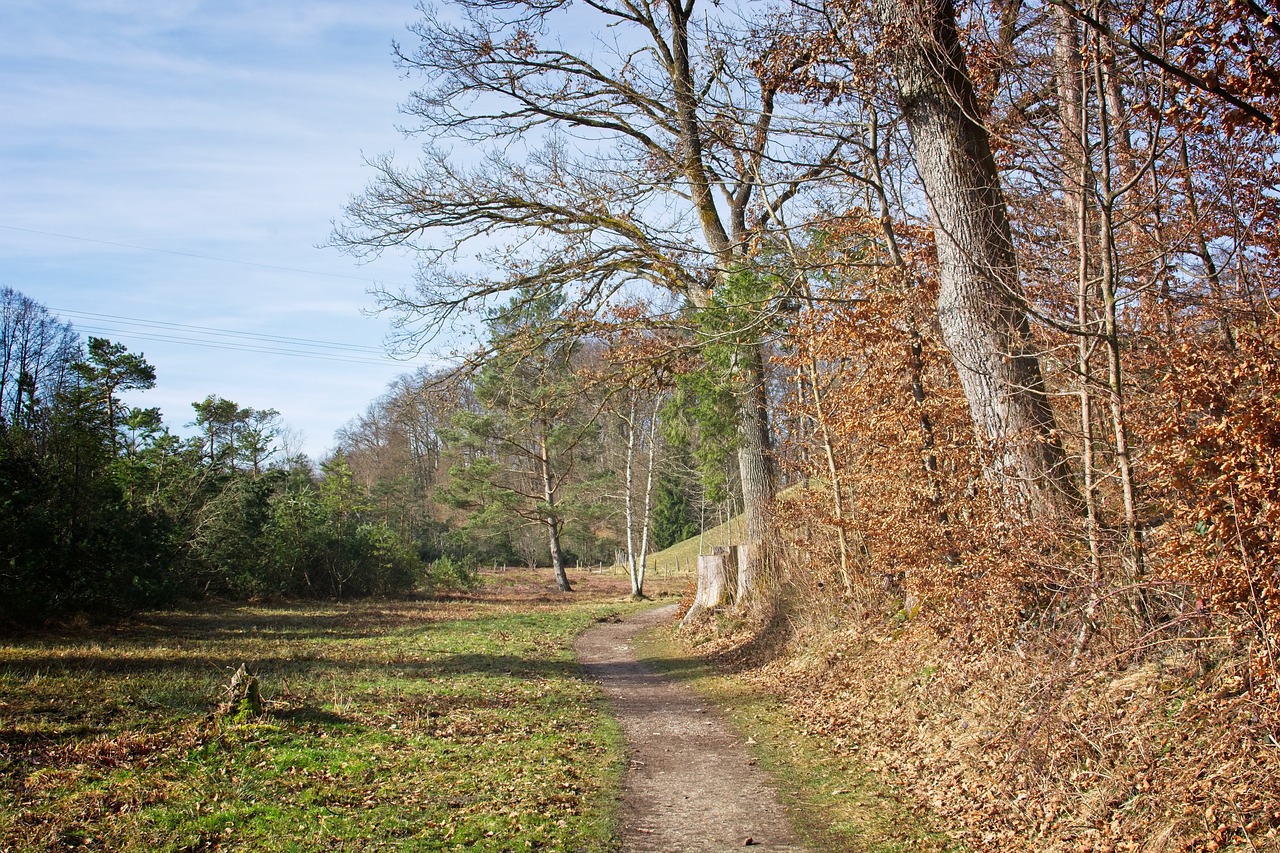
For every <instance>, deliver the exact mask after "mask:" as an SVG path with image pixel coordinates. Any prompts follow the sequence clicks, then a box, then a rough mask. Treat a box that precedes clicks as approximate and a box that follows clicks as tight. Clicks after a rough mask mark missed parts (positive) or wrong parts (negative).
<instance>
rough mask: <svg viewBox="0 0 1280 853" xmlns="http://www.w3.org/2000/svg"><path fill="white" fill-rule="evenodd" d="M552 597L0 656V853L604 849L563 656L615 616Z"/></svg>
mask: <svg viewBox="0 0 1280 853" xmlns="http://www.w3.org/2000/svg"><path fill="white" fill-rule="evenodd" d="M574 581H575V583H576V585H577V587H578V592H576V593H574V594H573V595H572V596H565V595H560V594H558V593H555V592H554V591H553V590H554V586H553V585H552V584H551V578H550V574H549V572H542V573H530V572H505V573H502V574H501V576H498V577H490V578H489V579H488V583H487V585H486V590H485V591H482V592H481V593H479V594H477V595H476V596H471V597H467V598H462V599H457V600H453V601H435V602H433V601H416V602H365V603H356V604H340V605H339V604H328V605H317V604H309V605H288V606H284V605H281V606H265V605H264V606H244V607H221V608H215V609H209V610H203V611H199V612H192V613H188V612H165V613H151V614H145V615H143V616H141V617H139V618H138V619H136V620H135V621H133V622H131V623H129V624H126V625H118V626H114V627H111V628H105V629H100V628H92V627H80V628H76V629H66V630H62V631H56V632H47V633H42V634H39V635H28V636H24V637H20V638H7V639H4V640H0V850H4V851H28V850H32V851H34V850H60V849H69V848H76V849H98V850H193V851H194V850H265V851H307V850H512V849H536V850H562V851H591V850H604V849H608V848H609V845H610V838H611V836H612V833H613V826H612V820H613V815H614V811H615V806H616V798H617V792H618V784H619V779H620V773H621V768H622V750H621V742H620V735H619V732H618V730H617V728H616V726H615V724H614V723H613V722H612V721H611V720H610V719H609V717H608V716H607V714H606V711H605V708H604V706H603V705H602V704H601V700H600V699H599V696H598V693H597V691H596V688H595V687H594V686H593V685H591V684H590V683H588V682H586V681H584V680H583V679H582V678H581V675H580V671H579V669H578V666H577V664H576V663H575V661H574V658H573V654H572V650H571V648H570V643H571V641H572V638H573V637H574V636H575V635H576V634H577V633H578V632H580V631H581V630H583V628H585V627H586V626H587V625H589V624H591V623H592V622H593V621H594V620H597V619H600V618H606V617H607V616H608V615H609V614H612V613H618V612H621V611H624V610H626V609H627V608H629V607H631V606H632V605H629V604H627V603H625V602H624V600H623V597H624V596H625V594H626V592H627V587H626V585H625V581H624V580H619V579H614V578H611V577H605V576H591V575H588V574H586V573H582V574H581V575H577V574H575V576H574ZM651 588H652V589H653V590H654V591H655V592H657V591H661V588H662V583H661V582H660V581H656V580H655V583H654V584H653V585H652V587H651ZM242 663H243V664H246V666H247V668H248V670H249V671H250V672H251V673H254V674H256V675H257V676H258V677H259V679H260V681H261V685H262V693H263V696H264V698H265V700H266V703H267V707H266V713H265V715H264V716H262V717H257V718H249V719H242V720H239V721H237V720H235V719H234V718H233V717H230V716H224V715H220V714H219V713H218V708H219V705H220V704H221V703H222V702H223V701H224V699H225V698H226V697H225V690H226V685H227V682H228V680H229V678H230V676H231V674H232V672H233V670H234V669H235V668H236V667H238V666H239V665H240V664H242Z"/></svg>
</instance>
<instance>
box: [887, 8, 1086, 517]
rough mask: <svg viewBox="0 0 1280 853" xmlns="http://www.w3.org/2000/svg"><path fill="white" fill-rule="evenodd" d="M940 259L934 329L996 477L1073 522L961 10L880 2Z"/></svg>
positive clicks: (1016, 507)
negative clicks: (970, 68) (961, 29)
mask: <svg viewBox="0 0 1280 853" xmlns="http://www.w3.org/2000/svg"><path fill="white" fill-rule="evenodd" d="M876 10H877V13H878V15H879V18H880V23H881V28H882V40H883V41H884V42H885V44H886V46H887V47H888V49H889V55H890V59H891V62H892V65H893V70H894V73H895V75H896V77H897V83H898V91H899V97H900V100H901V106H902V111H903V115H904V117H905V118H906V123H907V127H908V129H909V130H910V132H911V138H912V143H913V147H914V150H915V161H916V169H917V171H918V172H919V174H920V178H921V181H922V182H923V184H924V189H925V193H926V195H927V197H928V200H929V209H930V214H931V216H932V219H933V227H934V241H935V243H936V246H937V252H938V267H939V284H940V289H939V293H938V320H939V324H940V326H941V329H942V334H943V339H944V341H945V342H946V344H947V348H948V349H949V350H950V352H951V356H952V359H953V360H954V362H955V365H956V369H957V371H958V373H959V376H960V381H961V384H962V385H963V387H964V391H965V396H966V398H967V399H968V402H969V411H970V416H971V417H972V419H973V423H974V427H975V429H976V432H977V434H978V437H979V439H980V440H982V441H985V442H986V443H987V445H988V449H989V452H990V453H991V461H990V462H989V465H988V473H989V475H990V476H991V477H992V478H993V479H994V480H995V481H996V482H997V483H998V485H999V486H1000V488H1001V490H1002V492H1003V493H1004V495H1005V497H1006V500H1007V501H1008V502H1009V505H1010V508H1011V509H1012V510H1013V511H1014V512H1015V513H1016V514H1017V515H1019V516H1022V517H1024V518H1027V517H1046V516H1047V517H1053V516H1057V515H1061V514H1066V513H1073V512H1074V510H1075V507H1076V504H1077V501H1078V499H1077V496H1076V490H1075V487H1074V484H1073V483H1072V480H1071V477H1070V475H1069V470H1068V467H1067V464H1066V460H1065V457H1064V455H1063V452H1062V447H1061V444H1060V443H1059V440H1058V437H1057V431H1056V429H1055V424H1054V418H1053V411H1052V409H1051V408H1050V406H1049V399H1048V396H1047V394H1046V392H1045V384H1044V377H1043V375H1042V373H1041V370H1040V361H1039V358H1038V357H1037V355H1036V353H1035V351H1034V349H1033V345H1032V341H1031V326H1030V322H1029V320H1028V318H1027V314H1026V311H1025V309H1024V307H1023V296H1022V290H1021V285H1020V283H1019V277H1018V268H1017V260H1016V257H1015V254H1014V248H1013V239H1012V236H1011V234H1010V230H1009V223H1008V220H1007V213H1006V206H1005V200H1004V195H1003V192H1002V191H1001V189H1000V182H999V176H998V173H997V170H996V163H995V159H994V157H993V156H992V154H991V147H990V139H989V136H988V133H987V130H986V128H985V127H983V125H982V124H981V123H980V122H979V120H978V116H979V108H978V104H977V100H976V98H975V97H974V90H973V83H972V80H971V78H970V76H969V72H968V69H967V67H966V65H965V59H964V52H963V50H962V48H961V44H960V37H959V32H958V30H957V28H956V19H955V6H954V3H953V0H877V4H876Z"/></svg>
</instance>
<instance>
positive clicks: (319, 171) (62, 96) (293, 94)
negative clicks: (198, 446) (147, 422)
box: [0, 0, 428, 456]
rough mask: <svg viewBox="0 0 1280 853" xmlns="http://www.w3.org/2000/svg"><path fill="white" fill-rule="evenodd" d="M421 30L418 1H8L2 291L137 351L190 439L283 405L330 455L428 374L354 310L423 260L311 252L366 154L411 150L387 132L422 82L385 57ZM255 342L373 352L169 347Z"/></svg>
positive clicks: (1, 107) (3, 59)
mask: <svg viewBox="0 0 1280 853" xmlns="http://www.w3.org/2000/svg"><path fill="white" fill-rule="evenodd" d="M416 15H417V13H416V12H415V10H414V8H413V3H412V0H362V2H360V3H352V2H334V3H330V2H324V0H306V2H302V0H256V2H245V3H242V2H236V0H218V2H195V0H192V2H184V0H166V2H151V3H144V2H137V0H98V2H89V0H86V1H85V2H62V0H36V2H28V0H6V2H5V4H4V11H3V12H0V128H2V130H0V286H9V287H12V288H14V289H16V290H18V291H20V292H22V293H24V294H26V295H27V296H30V297H32V298H33V299H35V300H37V301H39V302H41V303H43V304H44V305H46V306H47V307H49V308H50V309H52V310H54V311H55V313H58V314H60V315H61V316H63V317H64V318H65V319H69V320H71V321H72V322H74V323H75V325H76V327H77V328H78V329H80V330H81V331H82V332H83V333H92V334H97V335H99V336H105V337H109V338H111V339H112V340H116V341H119V342H122V343H124V344H126V345H127V346H129V348H130V349H131V350H133V351H135V352H137V351H141V352H144V353H145V354H146V356H147V358H148V360H149V361H151V363H152V364H154V365H155V367H156V370H157V372H158V376H159V382H158V384H157V387H156V388H155V389H154V390H152V391H149V392H146V393H145V394H144V395H142V396H140V397H138V398H137V400H136V402H138V403H142V404H145V405H152V406H160V407H161V409H162V410H163V411H164V414H165V419H166V421H167V422H168V423H169V424H170V426H172V427H175V428H178V429H179V431H181V427H182V425H183V424H184V423H186V422H187V421H190V420H191V419H192V411H191V407H190V404H191V403H192V402H194V401H196V400H200V399H203V398H204V397H205V396H206V395H208V394H211V393H212V394H218V395H219V396H222V397H225V398H228V399H232V400H235V401H236V402H237V403H239V404H241V405H242V406H253V407H255V408H267V407H271V408H276V409H279V410H280V411H281V413H282V415H283V417H284V421H285V422H286V424H287V425H288V426H290V427H291V428H293V429H294V430H296V431H299V432H301V433H302V435H303V442H302V449H304V450H305V451H307V452H308V453H310V454H312V455H313V456H318V455H320V454H322V453H323V452H324V451H325V450H326V449H327V448H329V447H331V446H332V443H333V442H332V439H333V432H334V430H335V429H336V428H338V427H339V426H341V425H342V424H343V423H345V422H346V421H348V420H349V419H351V418H352V417H354V416H355V415H356V414H358V413H359V412H360V411H361V410H363V409H364V408H365V406H366V405H367V404H368V403H369V401H370V400H372V399H373V398H374V397H376V396H378V395H379V394H380V393H381V392H382V391H383V389H384V388H385V386H386V384H387V383H388V382H389V381H390V380H391V379H393V378H394V377H395V376H396V375H398V374H400V373H403V372H406V371H407V370H411V369H412V368H413V367H414V366H416V365H417V364H421V363H424V362H426V361H427V360H428V358H427V357H426V356H424V357H422V358H419V359H418V360H417V361H415V362H410V363H405V362H396V361H392V360H389V359H386V358H384V357H380V356H379V355H378V351H379V350H380V349H381V344H382V341H383V339H384V336H385V335H386V333H387V331H388V324H387V322H386V320H385V319H384V318H382V317H377V316H372V317H371V316H367V315H366V314H365V313H364V312H365V311H367V310H368V309H371V308H373V307H375V306H374V305H373V302H372V299H371V298H370V297H369V296H368V295H367V293H366V291H367V289H368V288H369V287H370V286H371V282H373V281H377V282H380V283H385V284H391V285H395V284H403V283H406V282H410V281H411V280H412V275H413V263H412V260H411V259H410V258H407V257H404V256H397V255H388V256H385V257H383V258H381V259H379V260H376V261H374V262H372V263H369V264H366V265H363V266H361V265H358V264H356V263H355V262H354V261H353V260H351V259H350V258H348V257H346V256H344V255H342V254H340V253H338V252H336V251H335V250H333V249H328V248H317V246H318V245H319V244H322V243H324V241H325V240H326V239H327V237H328V234H329V230H330V223H331V221H332V220H334V219H336V218H338V217H339V216H340V215H341V208H342V205H343V203H344V201H345V200H346V199H347V198H348V197H349V196H351V195H353V194H355V193H357V192H359V190H360V189H361V188H362V187H363V186H364V185H365V183H366V182H367V180H368V179H369V177H370V176H371V174H370V170H369V169H368V168H367V167H365V166H364V165H363V155H369V156H373V155H377V154H380V153H383V152H387V151H393V150H394V151H396V152H397V153H398V154H399V155H400V156H401V157H404V155H406V154H410V155H411V154H412V152H413V151H414V149H415V143H413V142H411V141H406V140H405V139H403V137H401V136H400V135H399V134H398V132H397V131H396V129H395V127H396V124H397V121H398V120H399V116H398V114H397V110H396V108H397V105H398V104H399V103H400V102H401V101H403V100H404V99H405V97H406V96H407V94H408V92H409V90H410V88H411V87H412V85H413V83H412V82H411V81H406V80H404V79H402V78H401V77H400V75H399V72H398V71H397V70H396V68H395V67H394V65H393V63H392V59H391V55H390V45H391V42H392V41H393V40H401V39H406V40H407V38H408V35H407V34H406V33H405V31H404V26H405V24H407V23H409V22H411V21H413V20H414V19H415V17H416ZM51 235H63V236H51ZM72 238H76V239H72ZM130 247H135V248H130ZM154 250H160V251H154ZM215 259H218V260H215ZM95 315H96V316H95ZM104 315H112V316H114V317H124V318H133V320H145V321H149V322H150V323H151V324H152V325H147V326H143V325H140V324H138V323H136V322H125V321H120V320H108V319H106V318H105V316H104ZM193 326H194V327H201V328H211V329H219V330H228V331H233V332H239V333H242V334H243V335H248V336H249V337H239V338H228V337H225V336H221V337H215V336H210V335H207V334H203V333H201V332H199V331H198V330H195V329H192V328H190V327H193ZM261 335H272V336H279V337H282V338H291V339H308V340H317V341H325V342H339V343H343V344H348V345H350V346H351V347H359V348H362V349H345V350H340V351H335V350H332V349H328V348H317V347H306V346H304V345H302V344H298V343H292V342H288V341H279V342H277V343H279V346H278V347H273V348H279V349H286V350H290V351H294V352H296V351H300V350H307V351H312V352H316V353H318V354H322V355H325V356H328V357H329V358H327V359H321V358H316V357H311V358H298V357H292V356H288V355H281V354H270V353H263V352H244V351H241V350H237V349H227V348H214V347H211V346H208V345H203V346H193V345H191V344H189V343H182V342H179V341H175V340H160V339H158V338H177V339H185V340H192V339H200V340H204V341H206V342H210V341H216V342H220V346H222V347H225V346H228V345H232V346H251V347H255V348H259V349H261V348H264V345H266V344H267V342H266V341H264V340H263V339H261V338H259V337H255V336H261ZM344 354H345V355H344ZM334 356H337V357H338V358H341V359H343V360H332V358H333V357H334ZM348 358H355V359H359V360H358V361H351V360H347V359H348Z"/></svg>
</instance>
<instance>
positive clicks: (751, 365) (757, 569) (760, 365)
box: [737, 346, 776, 605]
mask: <svg viewBox="0 0 1280 853" xmlns="http://www.w3.org/2000/svg"><path fill="white" fill-rule="evenodd" d="M744 362H745V363H744V364H742V365H740V366H739V370H740V380H741V382H742V384H743V385H744V386H745V387H744V388H743V390H742V391H740V392H739V395H738V434H739V438H740V440H741V444H740V445H739V446H738V476H739V478H740V480H741V481H742V513H743V516H744V519H743V520H744V521H745V522H746V529H747V532H746V544H747V546H748V547H747V548H746V549H745V551H744V553H742V554H741V555H740V560H739V563H738V588H737V594H738V604H739V605H745V604H747V603H749V602H750V599H751V596H752V594H753V593H754V592H756V591H757V590H758V589H759V585H760V580H761V573H762V571H763V568H764V562H765V559H766V558H765V554H766V547H765V544H764V543H765V542H766V540H767V539H768V536H769V529H770V524H769V508H770V507H771V506H772V504H773V497H774V487H775V482H776V479H775V476H774V467H773V449H772V446H771V445H772V442H771V439H770V436H769V410H768V406H769V401H768V397H767V393H766V391H765V376H764V352H763V347H762V346H753V347H752V348H751V350H750V352H749V353H747V354H746V358H745V359H744Z"/></svg>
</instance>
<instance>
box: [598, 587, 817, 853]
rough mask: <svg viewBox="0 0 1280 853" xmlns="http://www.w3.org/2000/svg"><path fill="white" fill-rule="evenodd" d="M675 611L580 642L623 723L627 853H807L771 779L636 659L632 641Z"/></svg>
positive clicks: (698, 705)
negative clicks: (739, 852)
mask: <svg viewBox="0 0 1280 853" xmlns="http://www.w3.org/2000/svg"><path fill="white" fill-rule="evenodd" d="M674 612H675V605H671V606H669V607H660V608H657V609H654V610H648V611H645V612H643V613H640V614H638V615H636V616H633V617H630V618H628V619H626V620H624V621H622V622H616V623H615V622H606V623H602V624H600V625H598V626H596V627H594V628H592V629H590V630H588V631H587V632H586V633H585V634H583V635H582V636H581V637H580V638H579V639H578V642H577V644H576V649H577V653H578V659H579V660H581V661H582V664H583V666H584V667H585V668H586V670H587V672H588V673H589V674H590V675H591V676H592V677H593V678H594V679H596V680H597V681H599V682H600V684H601V686H602V687H603V688H604V691H605V694H606V695H607V696H608V697H609V700H610V701H611V702H612V704H613V708H614V712H615V714H616V715H617V717H618V719H619V721H620V722H621V724H622V728H623V731H624V733H625V735H626V740H627V757H628V759H629V765H628V768H627V773H626V777H625V779H624V780H623V788H622V850H623V853H721V851H727V850H742V849H748V850H761V851H766V850H768V851H791V853H804V848H802V847H801V846H799V844H798V842H797V841H796V837H795V835H794V833H793V832H792V831H791V827H790V825H789V823H788V822H787V819H786V816H785V814H784V813H783V810H782V806H781V804H780V803H779V802H778V797H777V793H776V791H775V790H774V788H773V787H772V783H771V781H770V779H769V778H768V776H767V775H766V774H765V773H764V771H762V770H761V769H760V768H759V767H757V766H756V765H755V762H754V761H753V760H752V758H751V756H750V754H749V753H748V752H747V748H746V746H745V744H744V743H743V741H742V738H741V736H740V735H739V734H737V732H735V731H734V730H733V728H732V727H731V726H730V725H729V724H728V723H727V722H725V721H724V720H723V719H722V718H721V717H720V715H719V714H717V713H716V712H715V710H714V709H713V708H712V707H710V706H709V705H708V703H707V702H706V700H704V699H702V698H701V697H699V696H698V695H697V694H696V693H694V692H693V691H692V690H690V689H689V688H687V687H685V686H684V685H682V684H680V683H679V682H678V681H675V680H674V679H672V678H669V677H667V676H665V675H661V674H659V673H657V672H655V671H654V670H652V669H650V668H649V667H647V666H645V665H644V664H642V663H640V662H639V661H637V660H636V657H635V651H634V648H633V646H632V640H633V639H634V638H635V636H636V635H637V634H640V633H642V632H644V631H646V630H648V629H650V628H654V627H656V626H658V625H661V624H663V623H666V622H669V621H670V620H671V619H672V617H673V615H674Z"/></svg>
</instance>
